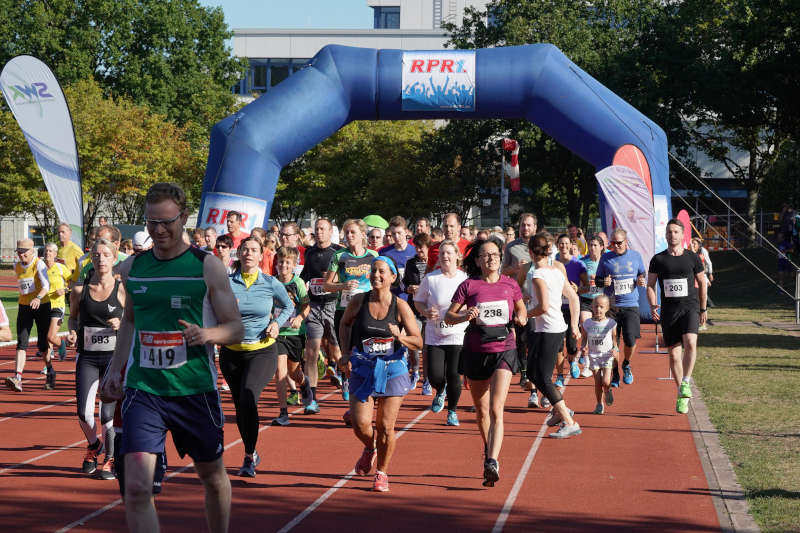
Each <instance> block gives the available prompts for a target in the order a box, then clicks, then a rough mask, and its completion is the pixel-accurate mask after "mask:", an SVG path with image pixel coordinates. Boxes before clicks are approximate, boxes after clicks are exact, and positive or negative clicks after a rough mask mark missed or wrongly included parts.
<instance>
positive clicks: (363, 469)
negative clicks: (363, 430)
mask: <svg viewBox="0 0 800 533" xmlns="http://www.w3.org/2000/svg"><path fill="white" fill-rule="evenodd" d="M376 457H378V450H377V449H376V448H372V449H371V450H370V449H369V448H364V451H363V452H362V453H361V457H359V458H358V462H356V474H358V475H359V476H366V475H367V474H369V471H370V470H372V465H373V464H375V458H376Z"/></svg>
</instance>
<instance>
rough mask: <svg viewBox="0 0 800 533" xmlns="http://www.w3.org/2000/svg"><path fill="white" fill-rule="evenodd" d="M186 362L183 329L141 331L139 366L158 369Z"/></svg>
mask: <svg viewBox="0 0 800 533" xmlns="http://www.w3.org/2000/svg"><path fill="white" fill-rule="evenodd" d="M184 364H186V342H185V341H184V339H183V332H182V331H140V332H139V366H140V367H142V368H153V369H156V370H168V369H170V368H178V367H179V366H183V365H184Z"/></svg>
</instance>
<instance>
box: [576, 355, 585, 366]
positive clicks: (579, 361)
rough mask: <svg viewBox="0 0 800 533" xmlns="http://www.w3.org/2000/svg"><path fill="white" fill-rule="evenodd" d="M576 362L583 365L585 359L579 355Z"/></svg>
mask: <svg viewBox="0 0 800 533" xmlns="http://www.w3.org/2000/svg"><path fill="white" fill-rule="evenodd" d="M578 363H579V364H581V365H585V364H586V359H584V358H583V356H580V357H579V358H578Z"/></svg>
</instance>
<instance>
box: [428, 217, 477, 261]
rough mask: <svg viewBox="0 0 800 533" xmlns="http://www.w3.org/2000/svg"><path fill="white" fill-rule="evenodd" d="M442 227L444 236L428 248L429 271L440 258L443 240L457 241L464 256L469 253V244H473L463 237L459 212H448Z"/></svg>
mask: <svg viewBox="0 0 800 533" xmlns="http://www.w3.org/2000/svg"><path fill="white" fill-rule="evenodd" d="M442 229H443V230H444V231H443V237H442V238H441V239H439V240H438V241H436V240H435V239H434V241H435V244H434V245H433V246H431V247H430V249H429V250H428V272H430V271H431V270H433V269H434V268H436V261H437V260H438V259H439V246H440V245H441V243H442V241H443V240H451V241H453V242H454V243H456V244H457V245H458V249H459V250H460V251H461V255H462V256H463V255H465V254H466V253H467V246H469V245H470V244H472V243H471V242H470V241H468V240H466V239H462V238H461V219H460V218H458V215H457V214H455V213H447V214H446V215H445V216H444V222H443V224H442ZM434 233H435V231H434Z"/></svg>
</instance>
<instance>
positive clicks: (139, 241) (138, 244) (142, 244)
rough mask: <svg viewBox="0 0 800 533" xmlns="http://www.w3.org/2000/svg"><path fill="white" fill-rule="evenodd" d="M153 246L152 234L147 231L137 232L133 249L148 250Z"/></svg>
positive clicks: (134, 236)
mask: <svg viewBox="0 0 800 533" xmlns="http://www.w3.org/2000/svg"><path fill="white" fill-rule="evenodd" d="M152 245H153V241H152V240H151V239H150V234H149V233H147V232H146V231H137V232H136V233H134V234H133V249H134V250H136V249H139V250H147V249H148V248H150V246H152Z"/></svg>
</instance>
